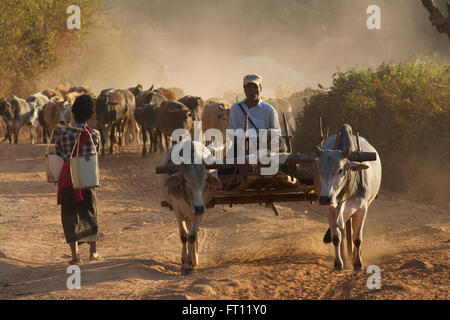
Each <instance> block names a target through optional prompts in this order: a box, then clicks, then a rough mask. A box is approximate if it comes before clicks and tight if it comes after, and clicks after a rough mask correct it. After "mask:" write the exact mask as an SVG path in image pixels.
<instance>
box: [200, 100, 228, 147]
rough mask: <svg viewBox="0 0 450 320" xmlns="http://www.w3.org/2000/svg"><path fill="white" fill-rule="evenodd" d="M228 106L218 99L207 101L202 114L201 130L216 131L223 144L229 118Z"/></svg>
mask: <svg viewBox="0 0 450 320" xmlns="http://www.w3.org/2000/svg"><path fill="white" fill-rule="evenodd" d="M230 107H231V106H230V104H229V103H227V102H225V101H221V100H219V99H209V100H208V101H207V102H206V105H205V108H204V109H203V113H202V130H203V131H206V130H208V129H218V130H220V131H221V132H222V137H223V138H224V140H223V141H222V143H225V137H226V130H227V127H228V119H229V117H230Z"/></svg>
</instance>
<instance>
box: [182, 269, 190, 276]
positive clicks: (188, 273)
mask: <svg viewBox="0 0 450 320" xmlns="http://www.w3.org/2000/svg"><path fill="white" fill-rule="evenodd" d="M192 272H193V270H190V269H185V268H181V274H182V275H183V276H187V275H190V274H192Z"/></svg>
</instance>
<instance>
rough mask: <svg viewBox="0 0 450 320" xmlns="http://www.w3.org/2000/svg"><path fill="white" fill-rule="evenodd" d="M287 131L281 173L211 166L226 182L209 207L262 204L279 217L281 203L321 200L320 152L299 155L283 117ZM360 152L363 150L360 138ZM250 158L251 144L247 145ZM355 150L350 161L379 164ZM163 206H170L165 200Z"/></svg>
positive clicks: (165, 170) (172, 168) (170, 169)
mask: <svg viewBox="0 0 450 320" xmlns="http://www.w3.org/2000/svg"><path fill="white" fill-rule="evenodd" d="M283 120H284V123H283V124H284V132H285V135H282V136H281V138H282V139H284V141H285V142H286V149H287V152H284V153H279V168H278V172H277V173H275V174H273V175H262V174H261V168H263V167H264V166H266V167H267V166H268V165H263V164H261V163H256V164H250V163H244V164H242V163H240V164H237V163H235V164H229V163H227V164H216V163H215V164H210V165H205V166H206V168H207V169H216V170H217V172H218V176H219V178H220V180H221V182H222V189H220V190H217V192H216V193H215V195H214V197H213V198H212V199H211V200H210V201H209V202H208V203H207V206H206V207H207V208H213V207H214V206H215V205H220V204H224V205H230V206H231V205H234V204H249V203H259V204H265V205H266V207H270V208H272V210H273V211H274V213H275V215H278V214H279V212H278V210H277V208H276V206H275V203H277V202H296V201H309V202H313V201H316V200H318V193H319V192H318V188H319V187H320V184H319V180H318V179H319V177H318V172H317V167H316V165H315V162H316V159H317V155H316V153H298V152H295V150H294V145H293V143H292V142H293V141H292V140H293V137H292V136H291V135H290V133H289V127H288V126H287V121H286V116H285V115H284V114H283ZM320 127H321V129H320V131H321V136H320V140H319V144H320V142H323V141H324V136H323V133H322V132H323V131H322V123H321V121H320ZM357 137H358V140H357V142H358V150H360V149H359V135H357ZM245 148H246V150H245V152H246V155H248V151H249V150H248V143H246V144H245ZM358 150H357V151H353V152H351V153H350V154H349V156H348V159H349V160H350V161H358V162H363V161H375V160H376V153H374V152H361V151H358ZM178 169H179V168H178V166H177V165H165V166H157V167H156V173H157V174H170V173H174V172H176V171H177V170H178ZM161 205H162V206H164V207H167V206H168V204H167V203H166V202H165V201H162V202H161Z"/></svg>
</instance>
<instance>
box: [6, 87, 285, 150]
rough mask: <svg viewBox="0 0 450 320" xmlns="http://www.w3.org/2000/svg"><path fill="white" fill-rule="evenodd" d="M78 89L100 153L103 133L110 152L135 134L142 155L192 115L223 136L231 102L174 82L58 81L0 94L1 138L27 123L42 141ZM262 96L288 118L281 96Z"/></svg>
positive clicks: (62, 120)
mask: <svg viewBox="0 0 450 320" xmlns="http://www.w3.org/2000/svg"><path fill="white" fill-rule="evenodd" d="M82 94H89V95H91V96H92V97H93V98H94V99H95V101H96V107H95V113H94V115H93V116H92V118H91V119H90V120H89V121H88V125H89V126H90V127H92V128H96V129H98V130H99V132H100V135H101V141H102V146H101V154H102V156H105V145H107V143H108V139H109V152H110V154H113V152H114V145H115V144H118V145H119V146H122V144H125V143H131V142H133V141H137V142H138V143H140V142H141V140H140V138H141V135H142V142H143V147H142V155H143V156H146V155H147V153H154V152H158V151H160V152H164V149H166V150H167V149H168V148H169V146H170V138H171V134H172V132H173V131H174V130H175V129H179V128H182V129H186V130H187V131H191V129H192V127H193V121H196V120H197V121H202V129H203V131H206V130H207V129H210V128H216V129H219V130H221V132H222V135H223V136H224V137H225V130H226V128H227V125H228V117H229V112H230V106H231V103H232V101H225V100H224V99H220V98H210V99H207V100H204V99H202V98H201V97H198V96H192V95H184V93H183V90H182V89H179V88H158V89H154V87H153V86H152V87H151V88H149V89H148V90H143V87H142V85H140V84H138V85H137V86H135V87H131V88H128V89H113V88H109V89H104V90H102V91H101V92H100V93H99V94H98V95H95V94H94V92H93V91H92V90H90V89H88V88H86V87H84V86H78V87H71V88H67V87H65V86H62V85H58V86H57V87H56V88H55V89H47V90H44V91H42V92H38V93H35V94H32V95H30V96H29V97H27V98H26V99H22V98H19V97H17V96H12V97H10V98H8V99H4V98H0V134H2V140H3V141H6V140H9V142H10V143H12V141H14V143H17V142H18V139H19V132H20V129H21V128H23V127H24V126H27V127H28V128H29V130H30V136H31V143H35V136H36V135H40V136H41V137H42V142H43V143H47V141H48V138H49V137H50V136H51V133H52V131H53V130H54V129H55V127H56V125H57V124H69V123H71V121H72V119H71V117H72V114H71V107H72V105H73V104H74V102H75V100H76V98H77V97H78V96H79V95H82ZM265 100H267V101H268V103H270V104H272V105H273V106H274V107H275V109H277V111H278V113H279V114H280V112H282V113H285V114H286V115H287V116H288V118H292V117H293V111H292V107H291V105H290V104H289V102H288V101H287V100H285V99H265ZM291 124H292V122H291ZM2 128H3V130H2ZM291 129H293V128H292V125H291ZM2 131H3V132H2ZM147 135H148V139H147ZM163 140H164V144H165V146H164V145H163ZM147 141H148V142H149V143H147ZM147 145H148V151H147Z"/></svg>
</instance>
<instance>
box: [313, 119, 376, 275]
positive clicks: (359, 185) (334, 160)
mask: <svg viewBox="0 0 450 320" xmlns="http://www.w3.org/2000/svg"><path fill="white" fill-rule="evenodd" d="M339 132H340V133H339V135H340V138H339V139H338V143H336V136H331V137H329V138H327V139H326V140H325V141H324V143H323V145H322V149H321V148H318V151H319V152H318V153H319V155H320V158H319V159H318V160H317V164H318V171H319V176H320V196H319V203H320V204H321V205H322V206H326V207H327V209H328V212H327V217H328V222H329V225H330V229H329V230H328V232H327V234H326V235H325V237H324V242H325V243H326V242H331V241H332V242H333V244H334V249H335V260H334V269H335V270H342V269H343V262H344V261H343V259H344V258H345V250H344V237H345V232H344V231H347V237H348V238H347V240H348V241H347V245H348V253H349V255H351V254H352V255H353V268H354V270H361V267H362V260H361V249H360V247H361V241H362V233H363V227H364V221H365V219H366V216H367V211H368V209H369V206H370V204H371V203H372V201H373V200H374V199H375V198H376V197H377V195H378V191H379V189H380V184H381V161H380V156H379V155H378V153H377V151H376V150H375V148H374V147H372V146H371V145H370V143H369V142H368V141H367V140H366V139H364V138H362V137H361V138H360V148H361V151H364V152H375V153H376V154H377V159H376V161H367V162H361V163H360V162H355V161H350V160H348V158H347V157H348V155H349V153H350V151H355V150H356V148H355V146H356V144H355V136H353V135H352V130H351V127H350V126H349V125H344V126H343V127H341V129H340V130H339ZM350 137H352V138H350ZM358 171H361V176H362V181H361V176H360V174H359V172H358ZM347 222H351V224H350V223H347ZM346 225H347V227H346ZM351 229H353V234H352V232H351ZM330 231H331V233H330ZM352 243H353V244H354V245H355V248H354V250H353V248H352Z"/></svg>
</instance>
